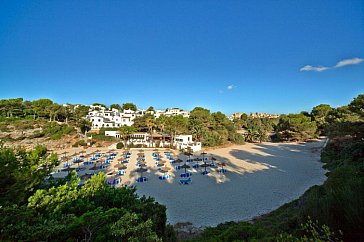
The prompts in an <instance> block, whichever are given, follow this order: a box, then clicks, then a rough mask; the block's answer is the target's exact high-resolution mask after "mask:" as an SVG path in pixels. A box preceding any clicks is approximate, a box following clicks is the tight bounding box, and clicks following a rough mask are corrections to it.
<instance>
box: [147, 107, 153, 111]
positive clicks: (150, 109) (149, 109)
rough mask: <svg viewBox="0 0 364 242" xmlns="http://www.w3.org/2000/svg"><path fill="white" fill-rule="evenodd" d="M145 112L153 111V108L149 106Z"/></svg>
mask: <svg viewBox="0 0 364 242" xmlns="http://www.w3.org/2000/svg"><path fill="white" fill-rule="evenodd" d="M147 111H155V110H154V107H153V106H150V107H149V108H148V109H147Z"/></svg>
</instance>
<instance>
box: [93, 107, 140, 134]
mask: <svg viewBox="0 0 364 242" xmlns="http://www.w3.org/2000/svg"><path fill="white" fill-rule="evenodd" d="M135 117H137V114H136V112H135V111H133V110H130V109H126V110H123V111H122V112H120V111H119V110H117V109H114V108H113V109H112V110H106V109H105V108H104V109H100V110H96V109H93V110H92V109H91V110H90V111H89V113H88V115H87V116H86V119H88V120H90V121H91V122H92V127H91V128H92V129H100V128H118V127H121V126H124V125H126V126H131V125H132V124H133V120H134V119H135Z"/></svg>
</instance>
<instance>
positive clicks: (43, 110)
mask: <svg viewBox="0 0 364 242" xmlns="http://www.w3.org/2000/svg"><path fill="white" fill-rule="evenodd" d="M52 104H53V101H52V100H50V99H46V98H41V99H38V100H35V101H33V102H32V107H33V110H34V114H35V116H34V118H36V117H42V118H49V117H50V110H49V107H50V106H51V105H52Z"/></svg>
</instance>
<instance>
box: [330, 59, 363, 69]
mask: <svg viewBox="0 0 364 242" xmlns="http://www.w3.org/2000/svg"><path fill="white" fill-rule="evenodd" d="M363 61H364V59H360V58H352V59H344V60H341V61H339V62H338V63H337V64H336V66H335V68H339V67H343V66H347V65H357V64H359V63H361V62H363Z"/></svg>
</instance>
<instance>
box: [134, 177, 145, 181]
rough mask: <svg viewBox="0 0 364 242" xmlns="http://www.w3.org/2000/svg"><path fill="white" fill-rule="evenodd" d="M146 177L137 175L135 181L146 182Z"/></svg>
mask: <svg viewBox="0 0 364 242" xmlns="http://www.w3.org/2000/svg"><path fill="white" fill-rule="evenodd" d="M147 180H148V179H147V178H146V177H138V178H137V179H136V182H146V181H147Z"/></svg>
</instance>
